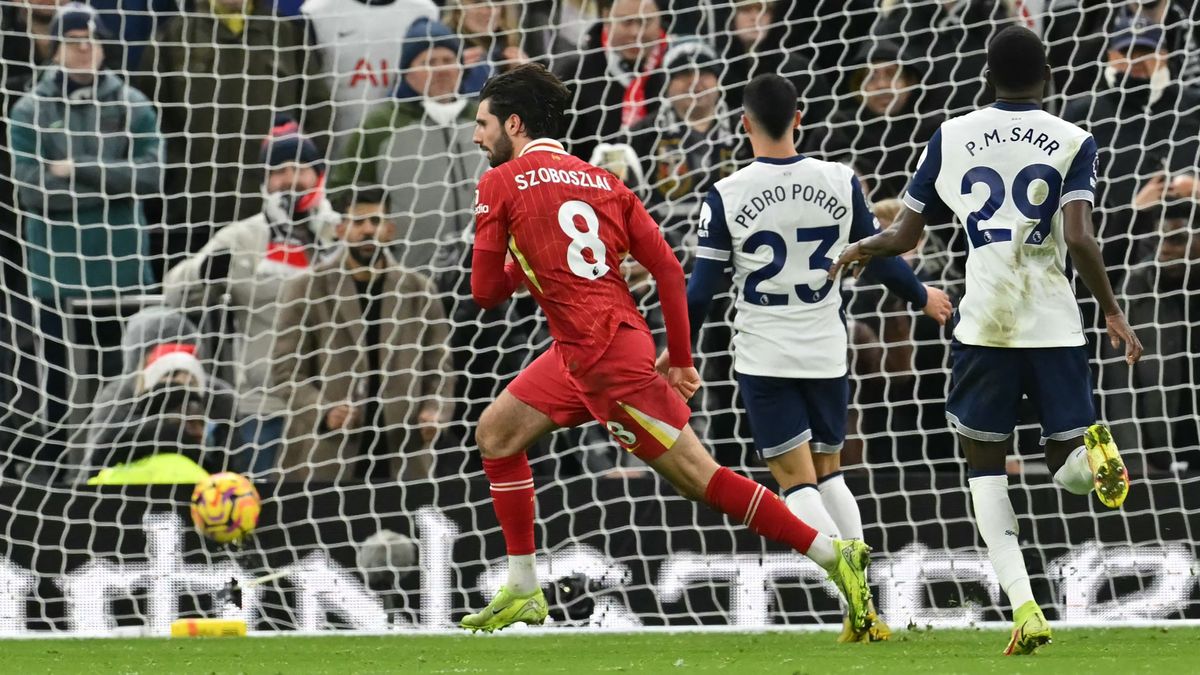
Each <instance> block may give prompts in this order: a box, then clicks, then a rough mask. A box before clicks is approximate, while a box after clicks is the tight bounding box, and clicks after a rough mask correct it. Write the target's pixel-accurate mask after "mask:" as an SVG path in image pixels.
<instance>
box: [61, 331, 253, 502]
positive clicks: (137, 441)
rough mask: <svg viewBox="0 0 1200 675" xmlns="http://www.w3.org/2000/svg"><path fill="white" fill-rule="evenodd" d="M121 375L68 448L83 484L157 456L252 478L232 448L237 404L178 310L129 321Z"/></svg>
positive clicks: (247, 464)
mask: <svg viewBox="0 0 1200 675" xmlns="http://www.w3.org/2000/svg"><path fill="white" fill-rule="evenodd" d="M121 348H122V351H123V353H124V373H123V375H122V376H121V377H120V378H118V379H117V380H114V381H113V382H110V383H109V384H107V385H105V386H104V387H103V388H102V389H101V390H100V393H99V394H98V395H97V397H96V401H95V404H94V405H93V408H92V412H91V414H90V415H89V416H88V419H87V421H86V423H85V424H84V425H83V429H82V431H83V434H84V435H85V436H86V437H85V438H80V439H77V440H76V442H75V443H73V447H72V450H71V455H70V457H69V458H68V462H67V464H68V466H70V467H72V468H73V469H78V470H79V476H78V479H79V480H86V479H87V478H88V477H90V476H91V475H92V474H94V473H95V472H96V471H97V470H99V469H102V468H104V467H106V466H112V465H113V464H117V463H121V462H130V461H133V460H135V459H140V458H142V457H145V456H147V455H151V454H155V453H160V452H176V453H180V454H184V455H187V456H189V457H191V459H193V460H194V461H196V462H197V463H198V464H200V465H201V466H203V467H204V468H205V469H207V470H209V471H220V470H222V469H225V468H232V469H235V470H239V471H247V470H250V471H253V469H254V467H253V465H252V464H251V462H250V461H247V460H251V459H252V458H250V457H246V458H244V459H243V461H240V462H239V461H236V460H234V461H229V458H228V454H227V453H228V451H230V450H231V449H233V447H234V446H235V445H236V444H237V442H236V433H235V431H234V429H235V422H236V414H237V397H236V396H235V395H234V393H233V389H232V388H231V387H230V386H229V385H228V384H226V383H225V382H223V381H221V380H219V379H217V378H216V377H215V376H214V375H213V374H212V371H211V365H210V364H209V360H208V356H207V354H206V353H205V349H204V344H203V343H202V341H201V340H200V333H199V331H198V330H197V329H196V326H195V325H194V324H193V323H192V322H191V321H190V320H188V318H187V317H186V316H185V315H184V314H183V312H181V311H179V310H177V309H169V308H165V307H155V308H151V309H146V310H143V311H141V312H139V313H137V314H135V315H134V316H133V317H130V319H129V322H128V324H127V326H126V330H125V336H124V337H123V338H122V340H121Z"/></svg>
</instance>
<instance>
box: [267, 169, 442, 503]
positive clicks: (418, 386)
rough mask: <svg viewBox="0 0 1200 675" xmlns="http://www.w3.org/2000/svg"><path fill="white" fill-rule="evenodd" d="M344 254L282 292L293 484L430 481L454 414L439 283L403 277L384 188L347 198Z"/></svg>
mask: <svg viewBox="0 0 1200 675" xmlns="http://www.w3.org/2000/svg"><path fill="white" fill-rule="evenodd" d="M338 210H339V211H341V212H342V213H343V214H344V216H343V218H342V222H341V223H340V224H339V225H338V227H337V233H338V238H339V239H341V241H342V248H341V250H340V251H335V252H334V253H333V254H332V255H330V256H328V257H326V258H325V259H323V260H321V261H320V262H318V263H317V264H316V265H315V266H314V267H313V268H312V269H311V270H309V271H307V272H305V273H303V274H301V275H299V276H297V277H295V278H293V279H292V280H290V281H289V282H287V284H286V285H285V286H284V288H283V290H282V292H281V297H280V303H281V308H280V312H279V320H278V323H277V324H276V325H275V330H274V333H275V334H276V339H275V349H274V353H273V355H272V358H271V380H272V382H273V383H274V385H275V387H276V389H275V393H276V395H277V396H279V398H281V399H282V400H284V401H286V402H287V403H288V407H289V408H290V410H291V412H292V416H291V419H290V420H289V422H288V430H287V439H286V447H285V451H284V455H283V457H282V458H281V460H280V464H279V466H280V469H281V470H282V471H284V474H285V475H284V478H285V479H287V480H305V479H308V478H312V479H315V480H321V481H347V480H362V479H367V480H394V479H395V478H396V477H397V476H399V477H401V478H404V479H414V478H427V477H429V475H430V470H431V465H432V456H431V455H430V453H429V452H428V451H427V450H428V448H429V446H430V444H431V443H432V442H433V440H434V437H435V436H436V433H437V429H438V426H439V425H441V424H442V423H444V422H445V421H446V420H445V417H447V416H448V414H449V412H450V408H449V406H444V405H443V404H444V403H447V402H448V401H449V399H450V397H451V396H452V392H453V386H454V381H453V377H452V376H451V375H450V369H449V367H448V359H449V350H448V348H447V341H448V339H449V325H448V322H447V321H446V316H445V312H444V310H443V308H442V303H441V302H439V301H438V299H437V298H436V297H435V290H434V287H433V284H432V283H431V282H430V281H429V279H428V278H426V277H425V276H424V275H421V274H418V273H416V272H409V271H406V270H404V269H403V268H401V267H399V266H398V265H397V263H396V260H395V258H394V257H393V256H392V254H391V252H390V251H388V248H387V247H388V245H389V244H391V242H392V240H393V239H394V237H395V232H396V227H395V224H394V223H393V222H392V220H391V218H390V216H389V211H390V210H389V208H388V205H387V202H386V199H385V196H384V193H383V191H382V190H380V189H378V188H375V189H365V190H357V191H356V190H354V189H347V190H344V191H342V192H340V193H339V194H338Z"/></svg>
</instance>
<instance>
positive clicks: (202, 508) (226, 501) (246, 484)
mask: <svg viewBox="0 0 1200 675" xmlns="http://www.w3.org/2000/svg"><path fill="white" fill-rule="evenodd" d="M261 509H262V505H261V502H260V501H259V498H258V490H255V489H254V485H253V484H251V483H250V481H248V480H246V477H245V476H243V475H241V474H238V473H233V472H232V471H223V472H221V473H214V474H213V475H211V476H209V477H208V478H205V479H204V480H202V481H200V482H199V483H197V484H196V489H195V490H193V491H192V523H194V524H195V525H196V529H197V530H199V531H200V534H203V535H204V536H206V537H208V538H209V539H212V540H213V541H215V542H217V543H219V544H229V543H237V542H239V541H241V539H242V537H245V536H246V535H248V534H250V533H251V532H253V531H254V526H255V525H257V524H258V513H259V511H260V510H261Z"/></svg>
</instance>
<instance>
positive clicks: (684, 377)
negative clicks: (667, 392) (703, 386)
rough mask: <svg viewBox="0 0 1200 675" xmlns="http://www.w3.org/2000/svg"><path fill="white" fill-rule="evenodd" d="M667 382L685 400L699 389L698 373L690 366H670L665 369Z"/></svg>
mask: <svg viewBox="0 0 1200 675" xmlns="http://www.w3.org/2000/svg"><path fill="white" fill-rule="evenodd" d="M667 382H668V383H669V384H670V385H671V388H672V389H674V390H675V391H677V392H679V395H680V396H682V397H683V400H685V401H687V400H689V399H691V398H692V397H693V396H695V395H696V392H697V391H699V390H700V373H698V372H696V369H695V368H694V367H692V366H688V367H687V368H671V369H669V370H668V371H667Z"/></svg>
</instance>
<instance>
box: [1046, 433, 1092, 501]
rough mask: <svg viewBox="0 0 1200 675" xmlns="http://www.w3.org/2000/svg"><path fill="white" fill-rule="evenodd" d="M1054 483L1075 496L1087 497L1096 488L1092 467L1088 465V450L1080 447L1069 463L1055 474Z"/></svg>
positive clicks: (1071, 455)
mask: <svg viewBox="0 0 1200 675" xmlns="http://www.w3.org/2000/svg"><path fill="white" fill-rule="evenodd" d="M1054 482H1055V483H1058V484H1059V486H1061V487H1062V489H1064V490H1066V491H1067V492H1070V493H1071V494H1073V495H1086V494H1088V493H1089V492H1091V491H1092V488H1094V487H1095V486H1096V483H1095V479H1094V478H1093V477H1092V467H1091V466H1090V465H1088V459H1087V448H1085V447H1084V446H1082V445H1081V446H1079V447H1078V448H1075V450H1074V452H1072V453H1071V454H1070V456H1068V457H1067V461H1066V462H1065V463H1064V464H1063V465H1062V466H1061V467H1059V468H1058V471H1056V472H1054Z"/></svg>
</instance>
